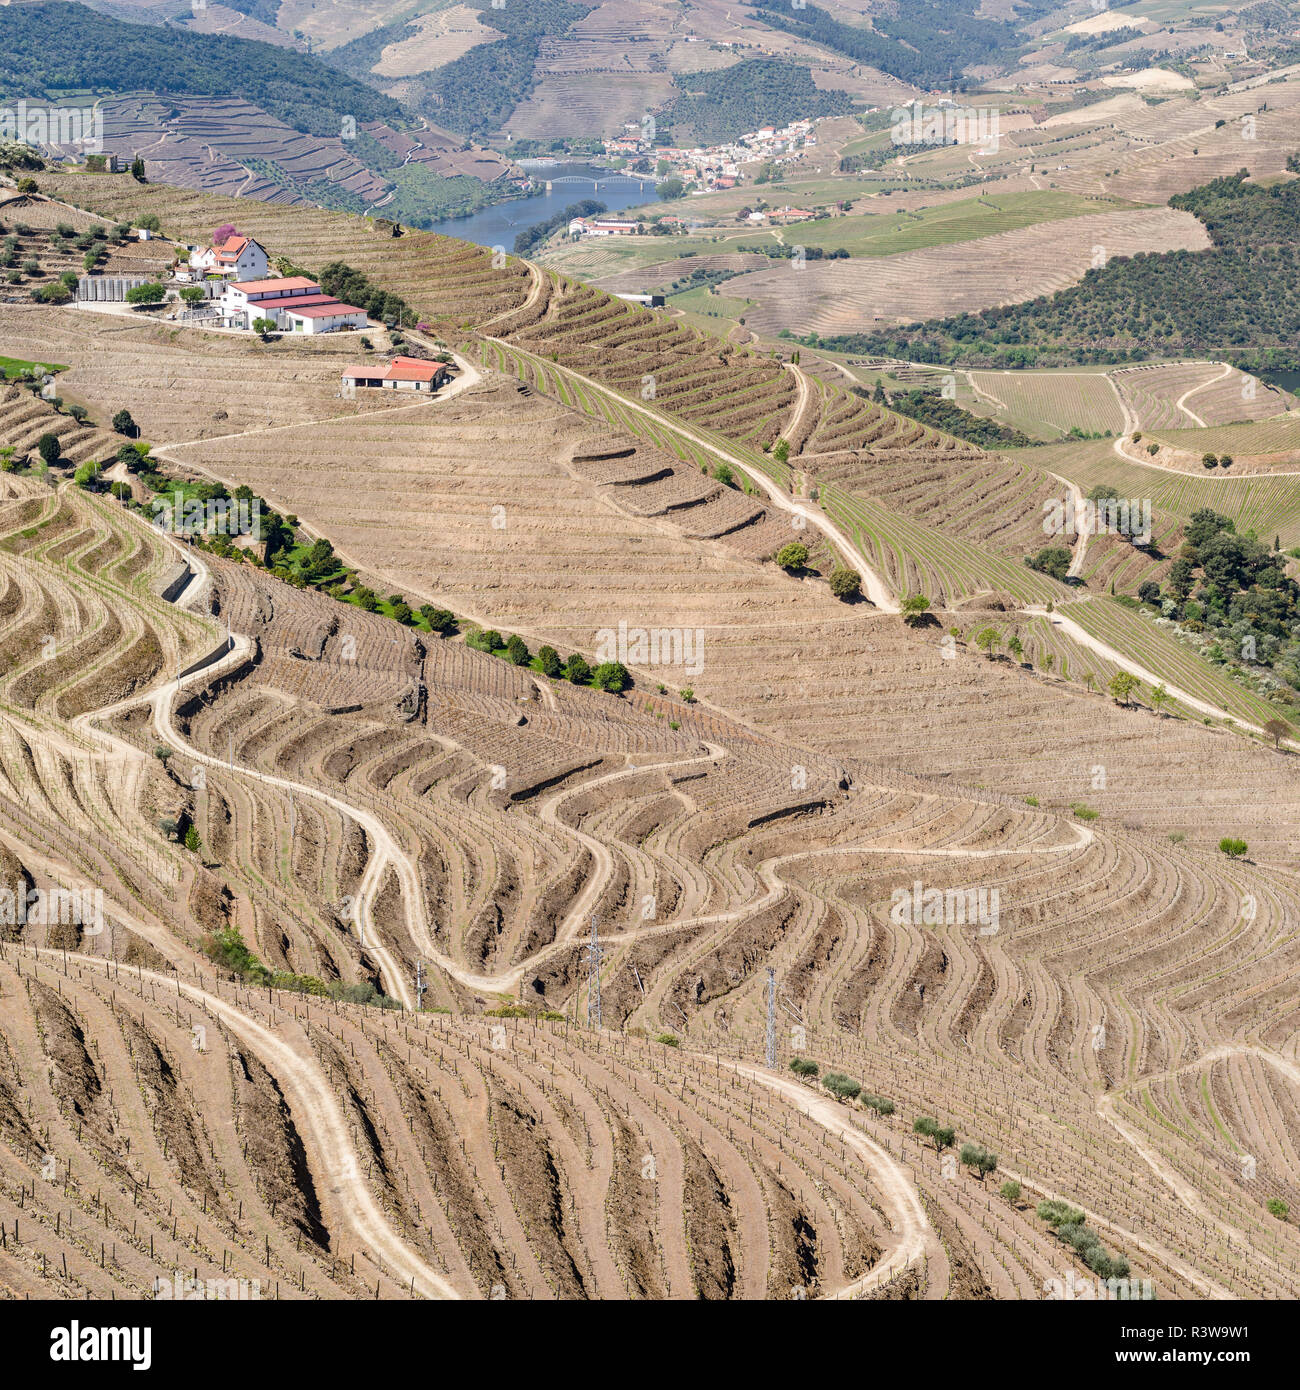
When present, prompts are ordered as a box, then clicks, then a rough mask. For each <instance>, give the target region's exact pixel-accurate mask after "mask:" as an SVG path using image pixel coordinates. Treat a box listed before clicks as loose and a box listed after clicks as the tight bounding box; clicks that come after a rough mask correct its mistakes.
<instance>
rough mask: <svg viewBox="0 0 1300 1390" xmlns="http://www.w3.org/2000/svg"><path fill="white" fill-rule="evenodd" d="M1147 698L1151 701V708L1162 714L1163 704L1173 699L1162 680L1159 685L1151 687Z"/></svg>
mask: <svg viewBox="0 0 1300 1390" xmlns="http://www.w3.org/2000/svg"><path fill="white" fill-rule="evenodd" d="M1148 698H1149V699H1150V701H1151V708H1152V709H1153V710H1155V712H1156V713H1157V714H1163V713H1164V708H1165V706H1166V705H1167V704H1168V703H1169V701H1170V700H1171V699H1173V696H1172V695H1170V693H1169V692H1168V691H1167V690H1166V689H1165V687H1164V682H1163V681H1162V682H1161V683H1160V684H1159V685H1157V686H1154V687H1153V688H1152V691H1151V694H1150V696H1149V697H1148Z"/></svg>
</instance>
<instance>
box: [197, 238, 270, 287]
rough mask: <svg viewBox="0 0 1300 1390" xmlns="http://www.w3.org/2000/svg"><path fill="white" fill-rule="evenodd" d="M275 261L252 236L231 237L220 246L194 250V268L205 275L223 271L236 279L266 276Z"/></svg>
mask: <svg viewBox="0 0 1300 1390" xmlns="http://www.w3.org/2000/svg"><path fill="white" fill-rule="evenodd" d="M270 268H271V262H270V259H269V258H268V256H267V254H266V248H265V247H264V246H263V245H262V244H261V242H258V241H254V240H253V238H252V237H246V236H232V237H227V238H226V240H225V241H223V242H222V243H221V245H220V246H205V247H204V248H203V249H202V250H194V251H191V252H190V269H191V271H198V272H199V275H200V277H201V276H203V275H222V276H225V277H226V278H227V279H230V280H233V281H236V282H238V281H242V280H263V279H265V278H266V273H267V271H268V270H269V269H270Z"/></svg>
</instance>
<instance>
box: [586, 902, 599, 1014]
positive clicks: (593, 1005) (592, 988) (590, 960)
mask: <svg viewBox="0 0 1300 1390" xmlns="http://www.w3.org/2000/svg"><path fill="white" fill-rule="evenodd" d="M598 920H599V919H598V918H597V917H596V916H595V914H594V913H593V914H592V918H591V938H590V940H589V941H588V943H587V1025H588V1027H591V1028H599V1027H600V957H601V946H600V938H599V937H598V936H597V935H596V923H597V921H598Z"/></svg>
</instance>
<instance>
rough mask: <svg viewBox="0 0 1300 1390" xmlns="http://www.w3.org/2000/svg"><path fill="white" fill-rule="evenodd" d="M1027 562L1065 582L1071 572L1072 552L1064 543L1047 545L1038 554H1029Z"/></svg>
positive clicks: (1042, 572) (1035, 568) (1040, 571)
mask: <svg viewBox="0 0 1300 1390" xmlns="http://www.w3.org/2000/svg"><path fill="white" fill-rule="evenodd" d="M1025 564H1027V565H1028V566H1029V568H1030V569H1031V570H1037V571H1038V572H1039V574H1049V575H1051V577H1052V578H1053V579H1059V580H1061V582H1062V583H1064V582H1065V579H1066V576H1067V575H1068V574H1069V572H1070V552H1069V551H1068V550H1067V549H1066V548H1065V547H1064V546H1063V545H1047V546H1044V547H1043V549H1042V550H1040V551H1039V552H1038V553H1037V554H1036V555H1027V556H1026V557H1025Z"/></svg>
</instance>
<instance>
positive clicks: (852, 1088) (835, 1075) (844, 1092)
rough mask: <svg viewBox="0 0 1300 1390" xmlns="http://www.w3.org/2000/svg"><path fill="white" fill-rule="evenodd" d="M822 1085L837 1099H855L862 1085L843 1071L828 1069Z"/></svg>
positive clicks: (860, 1091) (860, 1092) (859, 1093)
mask: <svg viewBox="0 0 1300 1390" xmlns="http://www.w3.org/2000/svg"><path fill="white" fill-rule="evenodd" d="M822 1085H823V1086H824V1087H825V1088H826V1089H827V1090H828V1091H829V1092H830V1093H831V1095H833V1096H835V1097H836V1098H837V1099H838V1100H856V1099H857V1098H858V1096H859V1095H861V1094H862V1086H861V1085H860V1084H859V1083H858V1082H856V1081H854V1080H853V1078H852V1077H851V1076H845V1075H844V1073H843V1072H838V1071H828V1072H827V1073H826V1075H825V1076H823V1077H822Z"/></svg>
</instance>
